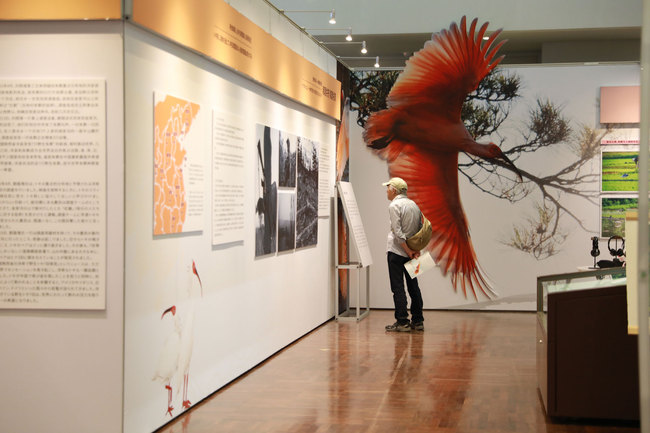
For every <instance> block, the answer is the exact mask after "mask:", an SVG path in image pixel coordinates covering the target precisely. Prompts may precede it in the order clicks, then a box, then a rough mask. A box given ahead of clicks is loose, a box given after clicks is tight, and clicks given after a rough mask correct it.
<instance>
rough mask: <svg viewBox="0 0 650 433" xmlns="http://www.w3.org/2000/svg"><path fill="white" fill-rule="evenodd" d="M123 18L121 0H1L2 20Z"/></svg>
mask: <svg viewBox="0 0 650 433" xmlns="http://www.w3.org/2000/svg"><path fill="white" fill-rule="evenodd" d="M106 18H110V19H119V18H122V2H121V0H20V1H18V0H0V20H83V19H91V20H103V19H106Z"/></svg>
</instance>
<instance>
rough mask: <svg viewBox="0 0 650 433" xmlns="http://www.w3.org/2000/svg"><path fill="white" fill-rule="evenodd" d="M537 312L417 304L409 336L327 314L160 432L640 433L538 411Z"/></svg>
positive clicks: (383, 317) (378, 317) (386, 317)
mask: <svg viewBox="0 0 650 433" xmlns="http://www.w3.org/2000/svg"><path fill="white" fill-rule="evenodd" d="M535 320H536V318H535V315H534V313H498V312H485V313H484V312H448V311H426V312H425V326H426V330H425V331H424V332H422V333H417V334H411V333H386V332H385V331H384V326H385V325H386V324H389V323H392V322H393V318H392V311H386V310H373V311H371V314H370V315H369V316H368V317H367V318H366V319H364V320H362V321H361V322H359V323H355V322H353V323H337V322H334V321H330V322H328V323H326V324H325V325H323V326H321V327H319V328H318V329H316V330H315V331H313V332H312V333H310V334H308V335H307V336H305V337H304V338H302V339H301V340H299V341H298V342H296V343H294V344H293V345H291V346H289V347H288V348H286V349H285V350H283V351H282V352H280V353H278V354H277V355H275V356H274V357H272V358H271V359H269V360H268V361H266V362H265V363H263V364H262V365H260V366H259V367H257V368H256V369H254V370H252V371H251V372H249V373H248V374H246V375H244V376H243V377H242V378H240V379H238V380H237V381H235V382H233V383H232V384H230V385H229V386H227V387H225V388H224V389H222V390H220V391H219V392H217V393H216V394H214V395H213V396H211V397H209V398H208V399H206V400H205V401H204V402H202V403H201V404H199V405H196V406H195V407H194V408H193V409H192V410H190V411H188V412H187V413H186V414H185V415H184V416H183V417H180V418H178V419H176V420H174V421H173V422H171V423H170V424H168V425H166V426H165V427H163V428H162V429H160V430H159V431H160V432H165V433H181V432H182V433H207V432H210V433H214V432H233V433H234V432H236V433H247V432H251V433H253V432H254V433H261V432H282V433H286V432H288V433H302V432H306V433H325V432H327V433H335V432H355V433H358V432H368V433H383V432H385V433H403V432H404V433H420V432H422V433H424V432H449V433H451V432H467V433H471V432H483V433H487V432H489V433H499V432H517V433H520V432H521V433H528V432H546V433H552V432H557V433H560V432H562V433H564V432H566V433H579V432H580V433H582V432H584V433H600V432H603V433H605V432H607V433H616V432H626V433H631V432H638V431H639V428H638V424H631V423H615V422H609V423H598V422H595V421H586V422H585V421H567V420H564V421H562V422H558V421H556V422H553V421H551V420H548V419H547V418H546V416H545V415H544V410H543V408H542V404H541V401H540V398H539V396H538V391H537V382H536V367H535Z"/></svg>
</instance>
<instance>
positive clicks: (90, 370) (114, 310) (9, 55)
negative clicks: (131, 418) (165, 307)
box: [0, 22, 124, 433]
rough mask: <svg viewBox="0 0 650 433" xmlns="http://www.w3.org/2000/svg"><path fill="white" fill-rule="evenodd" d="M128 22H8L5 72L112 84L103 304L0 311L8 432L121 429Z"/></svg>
mask: <svg viewBox="0 0 650 433" xmlns="http://www.w3.org/2000/svg"><path fill="white" fill-rule="evenodd" d="M121 33H122V23H121V22H79V23H70V22H67V23H7V22H4V23H3V24H2V27H1V29H0V53H2V62H0V76H1V77H2V78H7V79H39V80H42V79H59V80H64V79H65V80H67V79H100V80H105V82H106V113H107V117H106V131H107V132H106V143H107V149H106V157H107V160H106V162H107V164H106V166H107V179H106V180H107V191H106V193H107V206H106V207H107V228H106V229H107V243H106V246H105V247H106V257H107V260H106V309H105V310H101V311H83V310H28V309H26V310H6V309H3V310H0V328H2V332H0V346H1V347H2V351H1V352H0V365H2V368H1V369H0V383H2V392H1V393H0V407H2V409H1V410H0V414H1V415H0V418H1V419H2V421H1V422H2V429H3V431H11V432H16V433H28V432H29V433H37V432H52V433H57V432H61V433H66V432H71V431H79V432H81V431H86V432H90V431H92V432H106V433H114V432H119V431H121V429H122V392H123V387H122V384H123V382H122V378H123V370H122V361H123V331H124V328H123V318H124V317H123V309H122V306H123V278H124V275H123V271H122V269H123V262H124V254H123V252H124V244H123V233H124V225H123V222H124V219H123V216H124V208H123V203H124V202H123V191H124V152H123V149H124V147H123V137H124V128H123V110H122V108H123V105H124V104H123V79H122V77H123V64H122V52H123V51H122V49H123V45H122V34H121Z"/></svg>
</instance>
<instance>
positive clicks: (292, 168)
mask: <svg viewBox="0 0 650 433" xmlns="http://www.w3.org/2000/svg"><path fill="white" fill-rule="evenodd" d="M279 142H280V143H279V144H280V146H279V148H280V155H279V165H280V167H279V170H278V171H279V178H280V187H287V188H295V186H296V146H297V142H298V138H297V137H296V136H295V135H293V134H288V133H286V132H283V131H280V133H279Z"/></svg>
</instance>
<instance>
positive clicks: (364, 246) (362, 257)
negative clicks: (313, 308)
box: [334, 182, 372, 322]
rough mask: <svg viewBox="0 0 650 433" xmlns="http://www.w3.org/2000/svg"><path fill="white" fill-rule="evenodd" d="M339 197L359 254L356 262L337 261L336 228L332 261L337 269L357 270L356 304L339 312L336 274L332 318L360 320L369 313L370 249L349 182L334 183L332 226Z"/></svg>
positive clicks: (335, 220) (336, 212)
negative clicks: (363, 284)
mask: <svg viewBox="0 0 650 433" xmlns="http://www.w3.org/2000/svg"><path fill="white" fill-rule="evenodd" d="M339 198H340V199H341V203H343V211H344V212H345V217H346V218H347V221H348V224H349V226H350V231H351V232H352V237H353V238H354V245H355V246H356V248H357V253H358V254H357V255H358V256H359V261H358V262H349V263H339V262H338V257H339V252H338V230H336V229H335V230H334V262H335V263H336V269H337V271H338V270H339V269H347V270H352V269H356V270H357V271H358V278H357V306H356V308H355V309H354V310H353V309H351V308H350V307H348V309H347V310H346V311H344V312H343V313H341V314H339V295H338V293H339V279H338V276H337V278H335V280H336V285H335V292H334V299H335V305H334V318H335V319H336V320H337V321H357V322H358V321H360V320H361V319H363V318H364V317H366V316H367V315H368V314H370V265H371V264H372V256H371V254H370V249H369V248H368V241H367V239H366V233H365V231H364V229H363V223H362V221H361V215H360V214H359V208H358V206H357V200H356V198H355V196H354V191H353V190H352V184H350V183H349V182H337V183H336V194H335V197H334V227H335V228H336V227H338V215H339V213H338V199H339ZM363 268H366V306H365V311H363V312H361V269H363Z"/></svg>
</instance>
